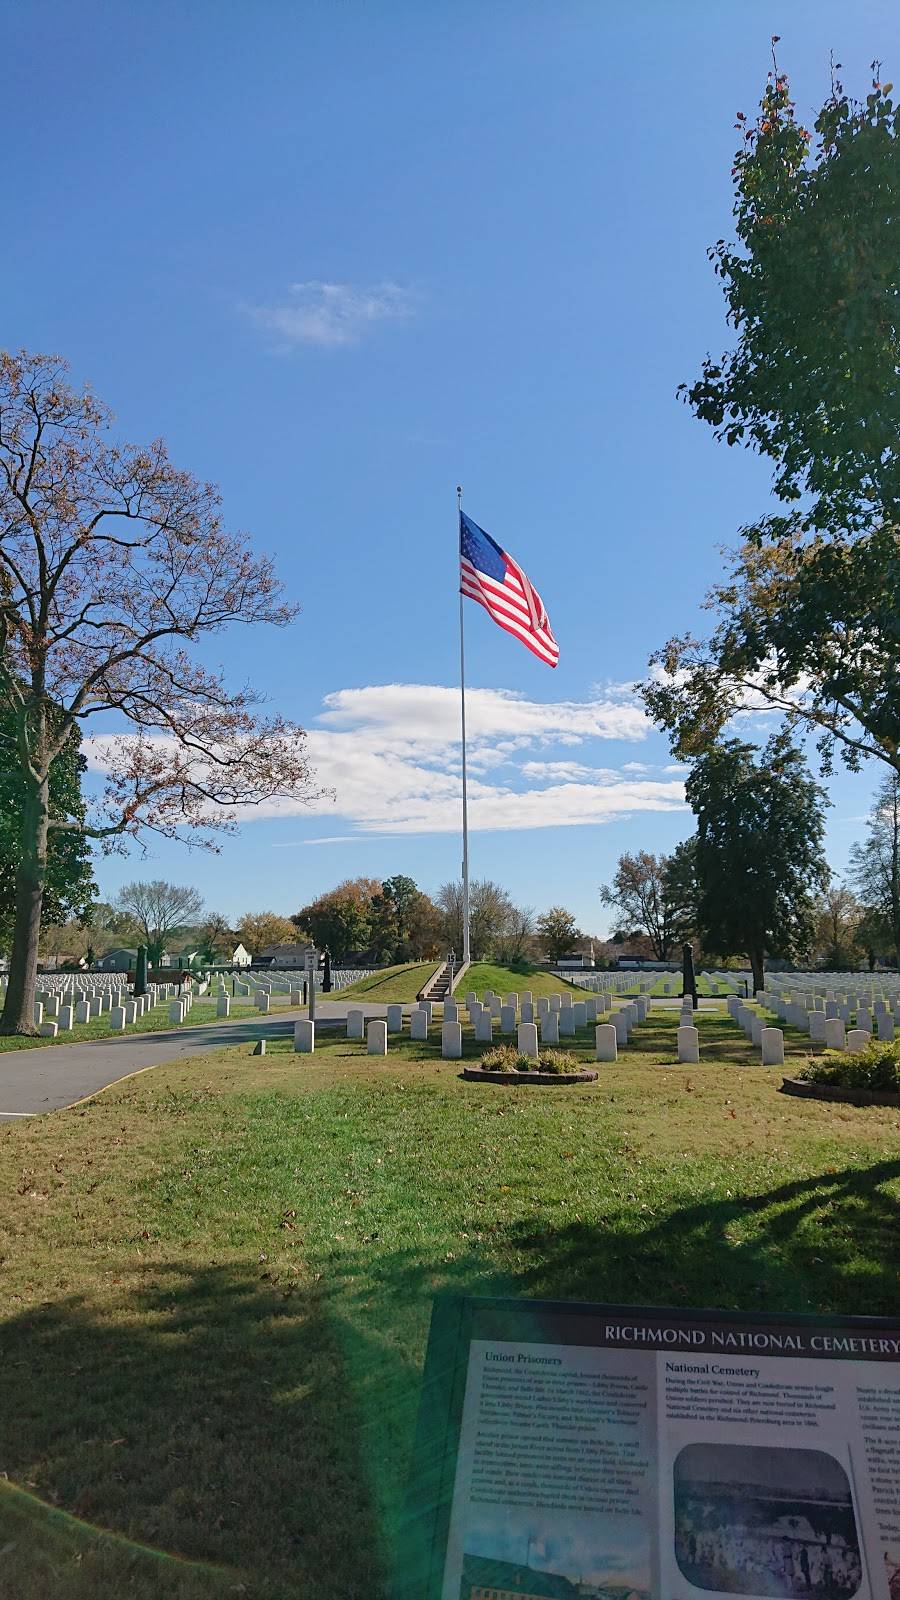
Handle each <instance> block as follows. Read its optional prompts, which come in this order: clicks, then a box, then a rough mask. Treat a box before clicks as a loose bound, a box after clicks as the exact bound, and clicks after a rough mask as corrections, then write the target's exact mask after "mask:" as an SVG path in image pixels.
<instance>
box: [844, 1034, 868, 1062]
mask: <svg viewBox="0 0 900 1600" xmlns="http://www.w3.org/2000/svg"><path fill="white" fill-rule="evenodd" d="M871 1042H872V1035H871V1034H870V1033H869V1031H868V1029H867V1028H851V1029H850V1032H849V1033H848V1035H847V1049H848V1050H849V1052H850V1054H851V1056H858V1055H859V1054H860V1051H862V1050H865V1048H866V1046H867V1045H868V1044H871Z"/></svg>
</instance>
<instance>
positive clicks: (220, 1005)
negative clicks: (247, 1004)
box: [216, 994, 231, 1017]
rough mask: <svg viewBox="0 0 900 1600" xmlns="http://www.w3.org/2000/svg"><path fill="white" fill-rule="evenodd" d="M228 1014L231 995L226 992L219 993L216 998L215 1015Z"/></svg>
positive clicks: (224, 1015)
mask: <svg viewBox="0 0 900 1600" xmlns="http://www.w3.org/2000/svg"><path fill="white" fill-rule="evenodd" d="M230 1015H231V997H230V995H227V994H220V995H219V998H218V1000H217V1001H216V1016H217V1017H229V1016H230Z"/></svg>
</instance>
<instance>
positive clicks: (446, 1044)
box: [441, 1022, 462, 1061]
mask: <svg viewBox="0 0 900 1600" xmlns="http://www.w3.org/2000/svg"><path fill="white" fill-rule="evenodd" d="M441 1055H442V1056H443V1057H444V1059H445V1060H448V1061H458V1060H459V1057H460V1056H461V1055H462V1028H461V1027H460V1025H459V1023H458V1022H445V1023H444V1025H443V1027H442V1028H441Z"/></svg>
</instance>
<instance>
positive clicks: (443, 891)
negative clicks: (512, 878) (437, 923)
mask: <svg viewBox="0 0 900 1600" xmlns="http://www.w3.org/2000/svg"><path fill="white" fill-rule="evenodd" d="M436 904H437V907H438V910H439V911H440V913H441V922H442V927H443V934H444V939H445V941H446V943H447V944H449V945H452V946H453V948H454V949H455V950H456V951H457V952H459V951H460V950H461V949H462V945H463V887H462V884H461V883H460V882H459V881H457V882H455V883H445V884H442V885H441V887H440V889H439V890H438V893H437V900H436ZM521 915H522V913H521V912H519V911H518V910H517V909H516V907H515V906H514V905H513V902H512V900H511V899H510V896H509V895H508V894H507V892H506V890H505V889H503V888H501V886H500V884H499V883H494V882H493V880H492V879H490V878H476V879H474V881H473V882H472V883H471V884H470V886H469V941H470V944H471V947H472V959H473V960H476V961H477V960H481V959H482V957H484V956H489V955H494V954H496V953H498V952H499V948H500V945H501V944H502V942H503V940H504V938H505V937H506V936H507V934H508V933H509V931H510V929H511V928H512V927H513V925H514V921H515V919H516V918H518V917H521Z"/></svg>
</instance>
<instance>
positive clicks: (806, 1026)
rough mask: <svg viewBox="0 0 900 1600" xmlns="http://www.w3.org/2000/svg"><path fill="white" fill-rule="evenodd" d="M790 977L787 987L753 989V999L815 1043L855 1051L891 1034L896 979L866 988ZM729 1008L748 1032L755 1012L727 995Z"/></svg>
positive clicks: (897, 1008)
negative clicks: (844, 987)
mask: <svg viewBox="0 0 900 1600" xmlns="http://www.w3.org/2000/svg"><path fill="white" fill-rule="evenodd" d="M791 983H792V987H791V988H790V989H782V990H781V991H780V992H779V991H776V990H774V989H761V990H758V991H757V993H756V995H755V1000H756V1004H757V1005H758V1006H761V1007H762V1008H764V1009H765V1010H766V1011H770V1012H774V1013H775V1015H776V1016H778V1017H780V1019H781V1021H782V1022H786V1023H789V1024H790V1026H791V1027H793V1028H796V1029H797V1030H798V1031H799V1032H801V1033H807V1034H809V1037H810V1039H811V1040H812V1042H813V1043H814V1044H820V1045H824V1047H825V1049H826V1050H846V1051H849V1052H850V1053H851V1054H854V1053H858V1052H859V1051H860V1050H865V1048H866V1046H867V1045H868V1044H869V1043H870V1041H871V1040H872V1038H873V1036H874V1037H877V1038H878V1039H880V1040H883V1041H884V1042H885V1043H891V1042H892V1041H893V1040H894V1037H895V1034H896V1029H897V1024H898V1022H900V984H898V983H897V982H896V981H893V982H892V981H888V982H887V983H882V984H880V985H878V986H876V985H874V984H871V983H870V984H869V985H867V986H866V988H865V989H860V988H856V989H852V988H851V989H838V988H835V987H831V986H829V985H828V984H827V982H826V983H823V982H822V981H821V980H819V981H816V980H815V978H812V977H809V978H804V980H802V981H796V980H795V979H794V978H792V979H791ZM728 1008H729V1010H730V1011H731V1012H732V1015H733V1016H734V1017H735V1021H736V1022H738V1023H739V1024H740V1026H741V1027H743V1028H744V1030H745V1032H748V1033H749V1034H750V1036H751V1037H752V1036H753V1030H754V1028H755V1027H756V1020H757V1018H758V1013H757V1012H751V1011H750V1009H749V1007H747V1006H742V1005H741V1004H740V1002H737V1003H734V1002H732V1001H729V1002H728ZM851 1023H853V1024H854V1026H851Z"/></svg>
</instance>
